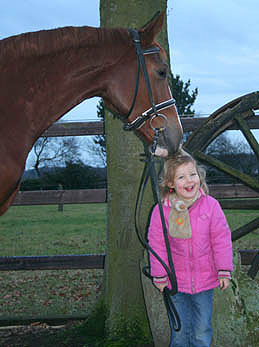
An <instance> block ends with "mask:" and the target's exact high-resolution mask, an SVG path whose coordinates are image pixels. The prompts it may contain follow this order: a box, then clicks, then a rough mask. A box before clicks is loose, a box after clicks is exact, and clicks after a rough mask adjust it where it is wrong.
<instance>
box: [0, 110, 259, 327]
mask: <svg viewBox="0 0 259 347" xmlns="http://www.w3.org/2000/svg"><path fill="white" fill-rule="evenodd" d="M256 118H257V119H256ZM206 119H207V118H182V119H181V121H182V124H183V129H184V132H187V131H192V130H195V129H196V128H197V127H199V126H201V125H202V123H203V122H204V121H205V120H206ZM248 124H249V127H250V128H252V129H259V121H258V117H253V118H251V119H249V120H248ZM232 129H237V128H235V127H232ZM102 134H104V123H103V122H100V121H98V122H70V123H55V124H54V125H52V126H51V127H50V128H49V129H48V130H46V131H45V132H44V133H43V134H42V136H49V137H59V136H85V135H102ZM210 194H211V195H212V196H214V197H215V198H217V199H218V200H219V201H220V203H221V206H222V207H223V208H231V209H234V208H237V209H240V208H242V209H244V208H247V209H259V199H258V198H259V194H258V193H256V192H255V191H253V190H252V189H250V188H248V187H246V186H243V185H237V184H235V185H234V184H232V185H231V184H228V185H210ZM233 198H235V200H233ZM244 198H245V200H242V202H241V203H240V201H239V200H236V199H244ZM105 202H106V190H105V189H90V190H89V189H81V190H54V191H30V192H19V193H18V194H17V196H16V198H15V200H14V202H13V205H14V206H18V205H47V204H48V205H49V204H57V205H60V204H82V203H105ZM255 222H256V223H257V224H258V220H256V221H255ZM256 223H254V221H253V222H251V224H253V225H252V228H254V224H256ZM257 224H256V225H257ZM248 229H249V227H248ZM249 230H250V229H249ZM249 230H248V231H247V230H246V231H243V230H241V231H240V233H239V234H238V235H237V237H241V236H243V234H242V233H244V232H245V233H248V232H249ZM240 235H241V236H240ZM240 255H241V263H242V264H243V265H252V266H251V268H250V270H252V271H251V277H253V276H255V275H256V273H257V267H255V270H254V269H253V264H257V263H258V261H256V262H255V260H256V259H257V258H258V250H240ZM104 265H105V255H104V254H95V255H91V254H80V255H57V256H33V257H30V256H27V257H0V271H19V270H23V271H24V270H29V271H31V270H64V269H104ZM256 266H257V265H256ZM84 318H86V316H85V315H73V316H72V317H68V316H62V317H61V316H58V317H52V318H51V317H41V318H40V317H36V318H26V317H24V318H23V319H21V318H15V317H12V318H10V317H9V318H8V317H0V325H2V326H4V325H10V324H14V322H16V324H21V322H22V324H30V323H31V322H33V321H35V319H36V320H37V321H44V322H49V323H50V324H53V323H54V324H57V322H64V321H66V320H67V319H84Z"/></svg>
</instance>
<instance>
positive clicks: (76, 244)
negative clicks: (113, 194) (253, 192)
mask: <svg viewBox="0 0 259 347" xmlns="http://www.w3.org/2000/svg"><path fill="white" fill-rule="evenodd" d="M225 213H226V216H227V219H228V221H229V224H230V226H231V229H232V230H234V229H236V228H238V227H239V226H241V225H242V224H244V223H247V222H249V221H250V220H252V219H254V218H256V217H257V216H258V213H256V211H237V210H236V211H225ZM105 243H106V204H86V205H65V206H64V211H63V212H59V211H58V209H57V206H54V205H52V206H28V207H21V206H17V207H12V208H11V209H10V210H9V211H8V212H7V213H6V214H5V215H4V216H2V217H1V219H0V244H1V256H29V255H57V254H84V253H92V254H98V253H105ZM235 247H238V248H259V236H258V231H255V232H253V233H251V234H250V235H247V236H246V237H244V238H242V239H241V240H240V241H237V242H236V243H235ZM102 276H103V270H63V271H50V270H49V271H10V272H4V271H3V272H0V281H1V286H0V310H1V316H2V317H3V316H17V317H19V316H30V315H31V316H35V315H36V316H45V315H58V314H74V313H77V314H85V313H87V312H89V310H91V308H92V307H93V305H94V303H95V302H96V300H97V299H98V295H99V293H100V286H101V282H102Z"/></svg>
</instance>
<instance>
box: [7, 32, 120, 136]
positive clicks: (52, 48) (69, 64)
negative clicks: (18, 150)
mask: <svg viewBox="0 0 259 347" xmlns="http://www.w3.org/2000/svg"><path fill="white" fill-rule="evenodd" d="M36 34H37V33H31V35H32V36H33V35H36ZM47 34H49V35H50V36H49V37H48V35H47ZM38 35H39V37H38V41H36V42H41V40H42V42H41V44H40V45H39V47H37V49H36V48H34V46H33V45H32V43H31V42H32V39H33V38H30V37H29V38H28V37H27V36H26V35H24V37H23V38H24V51H23V52H22V54H21V56H20V59H19V60H18V59H17V60H16V65H15V69H16V71H15V73H13V69H14V68H13V67H9V70H10V71H11V75H12V78H13V81H12V83H16V84H18V85H20V86H21V88H20V89H16V91H15V92H16V93H17V95H13V99H14V100H16V103H17V102H18V101H19V104H20V105H19V107H18V108H17V107H15V105H13V106H14V112H15V116H16V117H20V118H21V117H22V118H23V120H24V122H25V123H26V126H27V127H30V131H29V133H30V136H31V138H32V143H33V141H34V140H35V139H36V138H37V137H38V136H39V135H40V134H41V133H42V132H43V131H44V130H45V129H46V128H48V127H49V126H50V125H51V124H52V123H53V122H55V121H56V120H57V119H59V118H60V117H62V116H63V115H64V114H65V113H67V112H68V111H69V110H70V109H72V108H73V107H74V106H76V105H78V104H79V103H80V102H82V101H83V100H85V99H88V98H90V97H93V96H102V94H103V92H104V85H103V83H102V74H101V72H102V71H103V70H107V69H109V66H110V65H111V64H114V63H115V62H116V60H118V59H119V58H120V55H121V54H122V53H121V50H120V49H119V48H120V46H119V45H117V46H116V47H115V48H114V49H113V48H111V47H109V46H107V42H105V31H104V30H103V29H96V28H89V27H81V28H63V29H56V30H53V31H52V30H51V31H46V32H44V31H43V32H39V33H38ZM53 36H54V37H53ZM48 38H49V43H48ZM54 39H55V40H56V41H57V42H56V43H55V40H54ZM16 41H17V38H16ZM21 45H22V42H21ZM14 47H15V46H13V47H11V49H10V50H11V51H12V50H13V49H14ZM30 47H32V48H31V51H32V52H31V55H30V54H29V48H30ZM109 48H110V49H109ZM7 53H8V52H7ZM13 66H14V65H13ZM16 106H17V105H16ZM8 112H9V113H10V110H9V111H8ZM11 113H12V112H11ZM19 113H20V114H19ZM25 117H26V119H25Z"/></svg>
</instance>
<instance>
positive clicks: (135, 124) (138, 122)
mask: <svg viewBox="0 0 259 347" xmlns="http://www.w3.org/2000/svg"><path fill="white" fill-rule="evenodd" d="M129 32H130V36H131V38H132V41H133V43H134V45H135V47H136V52H137V58H138V70H137V79H136V88H135V94H134V98H133V101H132V104H131V107H130V110H129V112H128V115H127V118H128V117H129V116H130V114H131V112H132V110H133V108H134V106H135V103H136V98H137V95H138V88H139V77H140V67H141V68H142V71H143V75H144V79H145V83H146V87H147V91H148V95H149V100H150V102H151V107H150V108H149V109H148V110H146V111H145V112H143V113H142V114H141V115H140V116H139V117H137V118H136V119H135V120H134V121H132V122H128V123H127V124H125V125H124V127H123V128H124V130H127V131H129V130H136V129H139V128H140V127H142V125H144V123H145V122H146V121H147V120H148V119H150V118H151V121H150V126H151V128H152V129H153V130H155V128H154V127H153V125H152V121H153V120H154V119H155V118H156V117H160V118H163V119H164V120H165V123H167V117H166V116H165V115H163V114H161V113H158V111H161V110H164V109H166V108H168V107H171V106H172V105H174V104H175V100H174V98H171V99H169V100H167V101H164V102H161V103H160V104H157V105H156V104H155V103H154V99H153V94H152V90H151V85H150V81H149V77H148V73H147V68H146V63H145V58H144V55H147V54H153V53H158V52H159V51H160V48H159V47H152V48H149V49H146V50H144V51H143V50H142V48H141V42H140V37H139V33H138V31H137V30H136V29H130V30H129ZM164 129H165V127H162V128H160V129H159V130H160V131H161V130H164Z"/></svg>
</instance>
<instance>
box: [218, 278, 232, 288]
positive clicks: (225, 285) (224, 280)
mask: <svg viewBox="0 0 259 347" xmlns="http://www.w3.org/2000/svg"><path fill="white" fill-rule="evenodd" d="M229 285H230V279H229V278H220V280H219V287H220V289H221V290H225V289H227V288H228V287H229Z"/></svg>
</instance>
